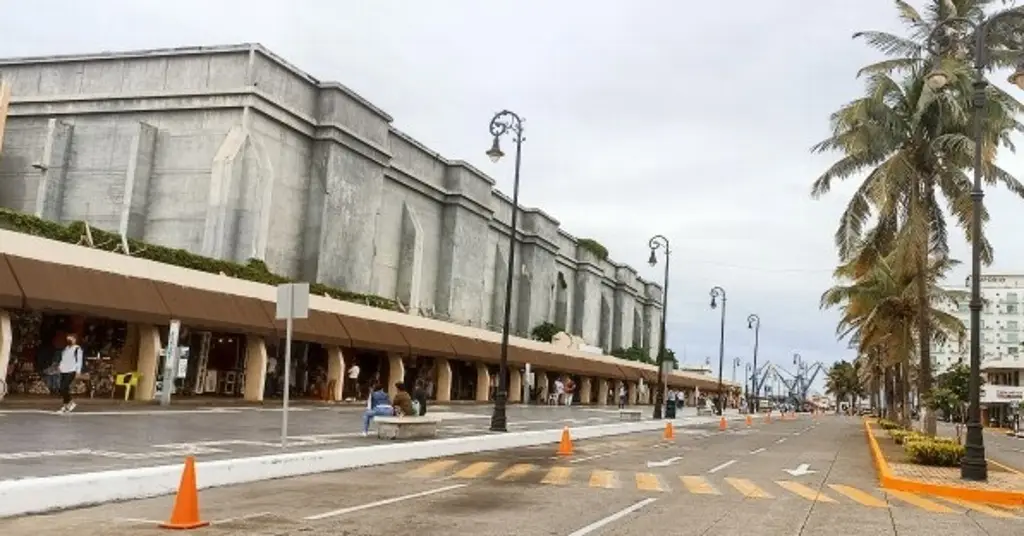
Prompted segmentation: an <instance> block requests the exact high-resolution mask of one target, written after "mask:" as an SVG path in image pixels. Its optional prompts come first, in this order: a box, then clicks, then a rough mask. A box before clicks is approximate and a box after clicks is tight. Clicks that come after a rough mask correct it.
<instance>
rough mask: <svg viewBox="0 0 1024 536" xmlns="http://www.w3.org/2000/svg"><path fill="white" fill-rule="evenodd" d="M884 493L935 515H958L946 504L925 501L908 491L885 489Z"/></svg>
mask: <svg viewBox="0 0 1024 536" xmlns="http://www.w3.org/2000/svg"><path fill="white" fill-rule="evenodd" d="M882 491H883V492H885V493H887V494H889V495H891V496H893V497H896V498H897V499H899V500H901V501H903V502H905V503H907V504H912V505H914V506H916V507H918V508H920V509H922V510H924V511H926V512H932V513H935V514H953V513H956V510H953V509H952V508H950V507H948V506H946V505H944V504H939V503H937V502H934V501H929V500H928V499H925V498H924V497H921V496H920V495H915V494H913V493H910V492H907V491H899V490H894V489H884V490H882Z"/></svg>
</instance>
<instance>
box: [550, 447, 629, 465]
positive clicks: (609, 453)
mask: <svg viewBox="0 0 1024 536" xmlns="http://www.w3.org/2000/svg"><path fill="white" fill-rule="evenodd" d="M620 452H622V451H621V450H613V451H612V452H605V453H603V454H594V455H593V456H584V457H582V458H573V459H572V460H569V463H580V462H585V461H587V460H596V459H598V458H607V457H608V456H614V455H616V454H618V453H620ZM560 458H561V457H560V456H554V457H552V458H551V459H552V460H557V459H560Z"/></svg>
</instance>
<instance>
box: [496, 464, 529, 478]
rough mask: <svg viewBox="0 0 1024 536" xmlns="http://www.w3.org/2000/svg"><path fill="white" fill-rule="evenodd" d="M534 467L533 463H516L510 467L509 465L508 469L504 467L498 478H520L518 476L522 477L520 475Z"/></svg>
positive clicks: (524, 474) (527, 472)
mask: <svg viewBox="0 0 1024 536" xmlns="http://www.w3.org/2000/svg"><path fill="white" fill-rule="evenodd" d="M536 468H537V466H536V465H533V464H532V463H517V464H515V465H513V466H512V467H509V468H508V469H505V471H504V472H502V473H501V474H500V475H498V480H502V481H509V480H518V479H520V478H522V477H524V476H526V475H528V474H530V473H532V472H533V470H534V469H536Z"/></svg>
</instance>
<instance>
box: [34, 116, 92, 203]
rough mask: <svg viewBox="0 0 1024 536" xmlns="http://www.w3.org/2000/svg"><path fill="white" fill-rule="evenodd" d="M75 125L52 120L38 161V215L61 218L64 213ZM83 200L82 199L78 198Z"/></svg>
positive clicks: (48, 125) (77, 201)
mask: <svg viewBox="0 0 1024 536" xmlns="http://www.w3.org/2000/svg"><path fill="white" fill-rule="evenodd" d="M73 133H74V127H73V126H71V125H69V124H67V123H64V122H63V121H59V120H57V119H50V120H49V123H48V124H47V127H46V138H45V139H44V142H43V154H42V158H41V159H40V161H39V162H38V163H36V162H33V164H38V165H37V166H33V167H35V168H36V169H38V170H39V183H38V185H37V187H36V204H35V207H34V211H33V212H34V214H35V216H36V217H37V218H43V219H47V220H54V221H60V220H61V216H62V215H63V212H64V186H65V185H64V183H65V181H66V179H67V170H68V161H69V160H70V158H71V138H72V135H73ZM75 202H76V203H79V202H80V201H79V200H75Z"/></svg>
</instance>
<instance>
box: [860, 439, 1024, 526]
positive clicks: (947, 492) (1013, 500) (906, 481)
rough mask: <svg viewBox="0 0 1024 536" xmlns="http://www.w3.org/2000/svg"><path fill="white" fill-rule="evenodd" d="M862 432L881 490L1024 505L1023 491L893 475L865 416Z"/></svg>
mask: <svg viewBox="0 0 1024 536" xmlns="http://www.w3.org/2000/svg"><path fill="white" fill-rule="evenodd" d="M864 433H865V434H866V435H867V439H868V448H870V449H871V458H872V460H873V461H874V464H875V470H876V471H877V472H878V481H879V483H880V484H881V486H882V488H884V489H893V490H897V491H909V492H911V493H927V494H930V495H937V496H939V497H951V498H954V499H963V500H965V501H974V502H982V503H992V504H1003V505H1008V506H1024V491H1003V490H995V489H977V488H967V487H963V486H954V485H952V484H933V483H930V482H924V481H922V480H914V479H912V478H905V477H901V476H895V475H893V474H892V469H890V468H889V462H888V461H886V459H885V456H884V455H883V454H882V449H881V447H879V446H878V440H877V439H876V438H875V433H874V432H873V431H872V430H871V421H870V420H868V419H864Z"/></svg>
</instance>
